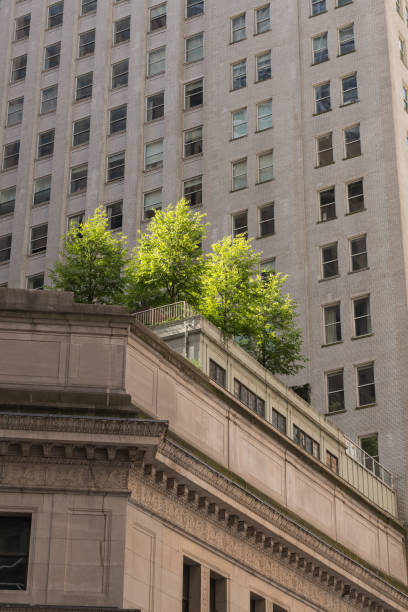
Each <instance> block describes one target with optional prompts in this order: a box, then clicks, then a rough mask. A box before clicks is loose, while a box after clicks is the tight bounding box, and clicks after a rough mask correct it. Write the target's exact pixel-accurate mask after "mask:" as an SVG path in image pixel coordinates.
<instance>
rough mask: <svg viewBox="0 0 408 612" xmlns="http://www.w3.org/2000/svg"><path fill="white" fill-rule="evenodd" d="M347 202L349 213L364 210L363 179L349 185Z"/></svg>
mask: <svg viewBox="0 0 408 612" xmlns="http://www.w3.org/2000/svg"><path fill="white" fill-rule="evenodd" d="M347 201H348V211H349V213H355V212H359V211H361V210H364V191H363V179H360V180H358V181H353V182H352V183H349V184H348V185H347Z"/></svg>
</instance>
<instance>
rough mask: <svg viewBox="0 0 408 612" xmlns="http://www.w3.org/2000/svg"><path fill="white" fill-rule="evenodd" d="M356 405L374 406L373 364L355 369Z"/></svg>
mask: <svg viewBox="0 0 408 612" xmlns="http://www.w3.org/2000/svg"><path fill="white" fill-rule="evenodd" d="M357 391H358V405H359V406H369V405H370V404H375V383H374V364H373V363H369V364H367V365H363V366H360V367H358V368H357Z"/></svg>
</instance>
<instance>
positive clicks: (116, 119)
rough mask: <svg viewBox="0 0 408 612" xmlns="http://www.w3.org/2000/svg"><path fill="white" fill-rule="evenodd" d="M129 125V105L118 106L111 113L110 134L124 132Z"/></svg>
mask: <svg viewBox="0 0 408 612" xmlns="http://www.w3.org/2000/svg"><path fill="white" fill-rule="evenodd" d="M126 123H127V104H123V105H122V106H118V107H117V108H113V109H112V110H111V111H109V134H116V133H117V132H124V131H125V130H126Z"/></svg>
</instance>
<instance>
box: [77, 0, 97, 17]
mask: <svg viewBox="0 0 408 612" xmlns="http://www.w3.org/2000/svg"><path fill="white" fill-rule="evenodd" d="M97 4H98V0H82V2H81V15H86V14H87V13H94V12H95V11H96V8H97Z"/></svg>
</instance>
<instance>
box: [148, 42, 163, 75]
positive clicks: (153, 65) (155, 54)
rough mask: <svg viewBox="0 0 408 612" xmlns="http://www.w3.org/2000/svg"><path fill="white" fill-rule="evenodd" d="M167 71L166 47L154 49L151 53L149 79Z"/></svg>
mask: <svg viewBox="0 0 408 612" xmlns="http://www.w3.org/2000/svg"><path fill="white" fill-rule="evenodd" d="M165 70H166V47H160V48H159V49H153V51H150V52H149V63H148V66H147V74H148V76H149V77H151V76H155V75H156V74H162V73H163V72H164V71H165Z"/></svg>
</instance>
